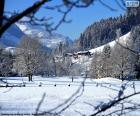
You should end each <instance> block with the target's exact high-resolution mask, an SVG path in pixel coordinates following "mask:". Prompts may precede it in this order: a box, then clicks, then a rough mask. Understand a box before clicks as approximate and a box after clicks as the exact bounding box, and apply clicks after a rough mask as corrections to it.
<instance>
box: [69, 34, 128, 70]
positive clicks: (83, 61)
mask: <svg viewBox="0 0 140 116" xmlns="http://www.w3.org/2000/svg"><path fill="white" fill-rule="evenodd" d="M130 34H131V33H130V32H128V33H127V34H125V35H123V36H121V37H120V38H119V39H116V40H114V41H112V42H109V43H108V45H110V47H111V48H113V47H114V46H115V44H117V42H119V43H121V44H122V45H124V46H127V43H129V40H130V39H129V37H130ZM106 45H107V44H105V45H102V46H100V47H97V48H94V49H90V50H88V51H89V52H90V53H91V54H93V55H94V53H95V52H98V53H101V52H102V51H103V48H104V47H105V46H106ZM85 52H87V51H79V52H77V53H76V54H78V53H85ZM92 58H93V57H89V56H87V55H81V56H78V58H77V59H75V58H73V57H71V60H72V63H73V64H75V65H80V66H81V68H82V69H83V72H85V71H89V70H90V65H91V62H92Z"/></svg>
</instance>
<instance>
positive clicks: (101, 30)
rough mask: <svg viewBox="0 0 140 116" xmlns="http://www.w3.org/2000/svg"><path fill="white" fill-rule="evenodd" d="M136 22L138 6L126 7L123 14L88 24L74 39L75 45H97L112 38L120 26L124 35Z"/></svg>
mask: <svg viewBox="0 0 140 116" xmlns="http://www.w3.org/2000/svg"><path fill="white" fill-rule="evenodd" d="M138 24H140V7H138V8H128V9H127V11H126V14H125V15H124V16H119V17H116V18H112V17H111V18H108V19H102V20H101V21H100V22H95V23H94V24H92V25H91V26H89V27H88V28H87V29H86V30H85V32H83V33H82V34H81V35H80V38H79V39H78V40H76V44H77V47H78V49H80V50H87V49H91V48H95V47H99V46H101V45H103V44H106V43H108V42H110V41H112V40H114V39H115V38H116V30H117V29H119V28H120V29H121V32H122V35H124V34H126V33H127V32H129V31H130V30H131V29H132V27H133V26H136V25H138Z"/></svg>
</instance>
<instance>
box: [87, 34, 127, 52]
mask: <svg viewBox="0 0 140 116" xmlns="http://www.w3.org/2000/svg"><path fill="white" fill-rule="evenodd" d="M129 37H130V32H128V33H127V34H125V35H123V36H121V37H120V38H119V39H116V40H114V41H112V42H109V43H108V45H110V47H111V48H112V47H114V46H115V44H117V43H116V42H119V43H121V44H122V45H126V44H127V41H129ZM105 45H107V44H105ZM105 45H102V46H100V47H97V48H94V49H91V50H89V52H91V53H92V54H93V53H95V52H102V51H103V48H104V46H105Z"/></svg>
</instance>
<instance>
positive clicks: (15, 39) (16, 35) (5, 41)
mask: <svg viewBox="0 0 140 116" xmlns="http://www.w3.org/2000/svg"><path fill="white" fill-rule="evenodd" d="M22 36H24V33H23V32H22V31H21V30H20V29H19V28H18V27H17V26H16V25H15V24H13V25H12V26H11V27H10V28H9V29H8V30H7V31H6V32H5V33H4V34H3V36H2V37H1V39H0V44H1V45H2V46H4V47H9V46H10V47H16V45H17V44H18V43H19V42H20V40H21V37H22Z"/></svg>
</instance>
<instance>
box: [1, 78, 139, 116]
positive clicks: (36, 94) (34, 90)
mask: <svg viewBox="0 0 140 116" xmlns="http://www.w3.org/2000/svg"><path fill="white" fill-rule="evenodd" d="M0 79H3V81H5V82H8V83H10V84H11V85H13V84H14V85H17V84H23V82H24V83H25V84H26V86H25V87H13V88H10V87H8V88H6V87H3V88H0V114H3V113H12V114H16V113H19V114H25V113H26V114H27V113H29V114H33V113H35V111H36V108H37V106H38V104H39V102H40V100H41V99H42V96H43V95H44V94H45V98H44V100H43V103H42V104H41V107H40V109H39V112H43V111H49V110H50V109H53V108H55V107H57V106H58V105H60V104H62V103H63V102H65V101H66V100H67V99H68V98H69V97H70V96H71V95H73V93H75V92H76V91H77V89H78V88H79V87H80V85H81V84H82V82H83V80H84V79H83V78H82V77H74V82H71V77H52V78H45V77H40V76H34V77H33V82H28V81H27V77H7V78H6V77H3V78H2V77H1V78H0ZM126 83H127V84H126ZM133 83H135V88H136V91H139V90H140V81H129V82H128V81H124V82H122V81H121V80H118V79H114V78H103V79H89V78H88V79H86V81H85V86H84V92H83V94H82V95H81V96H80V97H78V98H77V99H76V101H74V102H73V103H72V104H71V105H70V107H68V108H67V109H66V110H65V111H63V112H62V113H61V115H62V116H80V113H81V114H85V115H90V114H92V113H94V112H95V111H96V110H95V108H94V107H96V106H98V105H99V104H100V103H107V102H108V101H109V100H110V99H112V98H115V97H116V96H117V95H118V91H119V90H120V87H121V86H122V84H126V85H127V87H126V89H125V91H124V94H125V95H128V94H131V93H133V92H134V89H133V88H132V84H133ZM10 84H9V85H10ZM40 84H41V85H42V86H41V87H39V85H40ZM0 85H5V83H4V82H1V81H0ZM54 85H56V86H54ZM69 85H70V86H69ZM78 95H79V94H78ZM139 97H140V95H136V96H134V97H133V98H132V99H129V100H132V101H131V102H134V103H138V104H139V103H140V100H139ZM70 101H71V100H70ZM70 101H69V102H70ZM126 101H127V100H126ZM91 104H92V106H91ZM65 105H66V104H65ZM65 105H62V107H59V108H56V110H55V111H53V112H52V113H54V112H59V111H60V110H61V108H63V107H64V106H65ZM116 108H119V107H118V106H116V107H115V108H111V109H110V110H108V111H107V112H105V114H106V113H109V112H111V111H113V110H115V109H116ZM129 115H130V116H131V115H135V116H137V115H139V111H135V112H130V113H129V114H127V116H129Z"/></svg>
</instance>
